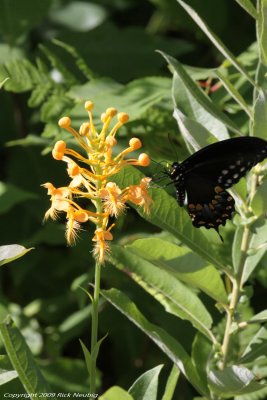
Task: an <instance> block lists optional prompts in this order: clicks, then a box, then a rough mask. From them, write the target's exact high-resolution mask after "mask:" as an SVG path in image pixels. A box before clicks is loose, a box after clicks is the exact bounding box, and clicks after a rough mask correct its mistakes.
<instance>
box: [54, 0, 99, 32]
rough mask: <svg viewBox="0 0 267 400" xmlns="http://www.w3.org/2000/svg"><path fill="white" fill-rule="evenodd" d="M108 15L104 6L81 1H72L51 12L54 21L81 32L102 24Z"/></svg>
mask: <svg viewBox="0 0 267 400" xmlns="http://www.w3.org/2000/svg"><path fill="white" fill-rule="evenodd" d="M106 17H107V12H106V11H105V9H104V7H101V6H99V5H97V4H94V3H89V4H88V3H84V2H81V1H72V2H71V3H69V4H66V5H65V6H62V7H60V8H58V9H56V10H53V12H52V13H51V19H52V21H54V22H56V23H58V24H61V25H63V26H64V27H66V28H68V29H71V30H73V31H81V32H83V31H85V32H86V31H89V30H91V29H94V28H95V27H97V26H98V25H100V24H102V22H103V21H104V20H105V19H106ZM77 21H79V23H77Z"/></svg>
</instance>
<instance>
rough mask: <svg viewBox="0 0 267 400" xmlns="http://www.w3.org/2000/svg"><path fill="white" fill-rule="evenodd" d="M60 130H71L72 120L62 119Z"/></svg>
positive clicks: (59, 123)
mask: <svg viewBox="0 0 267 400" xmlns="http://www.w3.org/2000/svg"><path fill="white" fill-rule="evenodd" d="M58 125H59V126H60V128H69V127H70V125H71V119H70V118H69V117H62V118H60V120H59V121H58Z"/></svg>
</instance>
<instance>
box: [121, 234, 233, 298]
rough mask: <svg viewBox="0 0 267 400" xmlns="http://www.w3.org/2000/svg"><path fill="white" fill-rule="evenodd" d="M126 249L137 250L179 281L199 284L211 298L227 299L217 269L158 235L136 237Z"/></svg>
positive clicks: (192, 284)
mask: <svg viewBox="0 0 267 400" xmlns="http://www.w3.org/2000/svg"><path fill="white" fill-rule="evenodd" d="M127 249H130V250H132V251H137V252H138V254H140V256H141V257H142V258H144V259H146V260H148V261H151V262H152V263H153V264H155V265H157V266H159V267H160V268H164V269H165V270H166V271H170V272H171V273H172V274H173V275H174V276H175V277H176V278H178V279H179V280H181V281H182V282H184V283H186V284H188V285H191V286H193V287H197V288H199V289H200V290H202V291H203V292H205V293H206V294H207V295H208V296H210V297H212V298H213V299H214V300H215V301H218V302H219V303H224V304H226V303H227V294H226V291H225V287H224V283H223V281H222V278H221V275H220V273H219V271H217V269H216V268H214V267H213V265H207V264H206V263H205V262H204V261H203V259H202V258H200V257H198V256H197V255H196V254H194V253H192V252H191V251H190V250H188V249H186V248H185V247H182V246H178V245H176V244H174V243H171V242H169V241H166V240H163V239H160V238H149V239H139V240H136V241H135V242H133V243H132V244H131V245H129V246H127ZM211 282H212V284H211Z"/></svg>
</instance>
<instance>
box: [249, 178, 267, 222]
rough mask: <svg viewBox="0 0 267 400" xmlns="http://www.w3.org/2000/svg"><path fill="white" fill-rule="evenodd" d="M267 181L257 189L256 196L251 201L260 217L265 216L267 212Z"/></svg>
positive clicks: (254, 210) (255, 212) (252, 206)
mask: <svg viewBox="0 0 267 400" xmlns="http://www.w3.org/2000/svg"><path fill="white" fill-rule="evenodd" d="M266 199H267V180H265V181H263V182H262V184H261V185H260V186H259V187H258V188H257V190H256V193H255V195H254V196H253V199H252V201H251V208H252V210H253V212H254V214H255V215H257V216H258V217H259V216H261V215H263V214H264V213H265V212H266V210H267V204H266Z"/></svg>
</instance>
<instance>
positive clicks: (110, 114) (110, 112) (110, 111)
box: [106, 107, 117, 118]
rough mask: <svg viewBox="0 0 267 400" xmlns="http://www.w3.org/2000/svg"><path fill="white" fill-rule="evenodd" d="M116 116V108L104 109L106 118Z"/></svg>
mask: <svg viewBox="0 0 267 400" xmlns="http://www.w3.org/2000/svg"><path fill="white" fill-rule="evenodd" d="M116 114H117V110H116V108H114V107H109V108H107V109H106V115H107V116H108V117H111V118H112V117H114V115H116Z"/></svg>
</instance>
